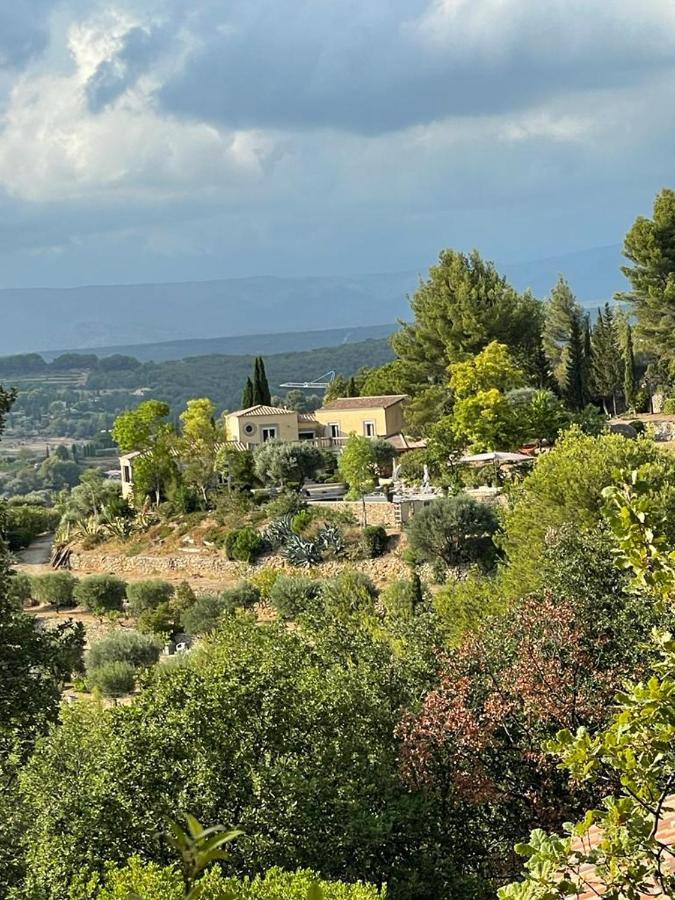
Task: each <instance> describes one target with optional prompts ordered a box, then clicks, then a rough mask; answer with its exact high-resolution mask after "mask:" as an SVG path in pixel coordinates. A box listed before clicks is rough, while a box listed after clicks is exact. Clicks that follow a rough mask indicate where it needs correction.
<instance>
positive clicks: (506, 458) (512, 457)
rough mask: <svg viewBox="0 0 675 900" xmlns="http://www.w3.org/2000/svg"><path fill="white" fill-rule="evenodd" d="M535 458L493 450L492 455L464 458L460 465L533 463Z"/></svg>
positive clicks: (483, 454) (481, 454) (461, 459)
mask: <svg viewBox="0 0 675 900" xmlns="http://www.w3.org/2000/svg"><path fill="white" fill-rule="evenodd" d="M532 459H533V457H531V456H528V455H527V454H526V453H506V452H500V451H498V450H493V451H492V452H490V453H474V454H472V455H469V456H462V457H460V459H459V460H458V462H460V463H500V464H501V463H518V462H532Z"/></svg>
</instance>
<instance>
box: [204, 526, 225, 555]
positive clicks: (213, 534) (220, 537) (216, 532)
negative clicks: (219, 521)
mask: <svg viewBox="0 0 675 900" xmlns="http://www.w3.org/2000/svg"><path fill="white" fill-rule="evenodd" d="M226 538H227V532H226V531H225V529H224V528H223V527H222V526H221V525H211V527H210V528H207V529H206V531H205V532H204V534H203V535H202V540H203V541H204V543H205V544H213V546H214V547H218V549H219V550H222V549H223V547H224V546H225V540H226Z"/></svg>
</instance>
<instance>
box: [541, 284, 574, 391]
mask: <svg viewBox="0 0 675 900" xmlns="http://www.w3.org/2000/svg"><path fill="white" fill-rule="evenodd" d="M575 317H576V318H578V319H580V318H581V307H580V306H579V304H578V303H577V300H576V297H575V296H574V294H573V293H572V290H571V288H570V286H569V284H568V283H567V282H566V281H565V279H564V278H563V277H562V275H561V276H560V277H559V278H558V281H557V283H556V285H555V287H554V288H553V290H552V291H551V295H550V297H549V299H548V300H547V302H546V304H545V311H544V324H543V328H542V346H543V348H544V353H545V354H546V358H547V359H548V363H549V369H550V372H551V375H552V376H553V378H554V380H555V382H556V383H557V385H558V388H559V390H560V391H564V390H565V385H566V383H567V357H568V346H569V342H570V335H571V332H572V320H573V319H574V318H575Z"/></svg>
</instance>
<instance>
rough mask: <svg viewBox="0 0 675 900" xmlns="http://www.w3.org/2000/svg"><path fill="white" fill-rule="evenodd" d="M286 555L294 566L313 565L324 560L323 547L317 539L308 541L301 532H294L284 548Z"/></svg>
mask: <svg viewBox="0 0 675 900" xmlns="http://www.w3.org/2000/svg"><path fill="white" fill-rule="evenodd" d="M284 556H285V557H286V559H287V560H288V561H289V563H291V565H293V566H313V565H315V563H319V562H321V560H322V553H321V547H320V546H319V543H318V542H317V541H307V540H305V538H302V537H300V535H299V534H293V535H292V536H291V537H290V538H289V540H288V542H287V543H286V546H285V548H284Z"/></svg>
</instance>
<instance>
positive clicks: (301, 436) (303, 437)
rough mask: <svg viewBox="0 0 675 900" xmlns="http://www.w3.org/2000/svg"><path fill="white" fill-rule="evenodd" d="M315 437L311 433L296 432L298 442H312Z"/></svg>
mask: <svg viewBox="0 0 675 900" xmlns="http://www.w3.org/2000/svg"><path fill="white" fill-rule="evenodd" d="M315 437H316V434H315V433H314V432H313V431H299V432H298V440H299V441H313V440H314V438H315Z"/></svg>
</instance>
